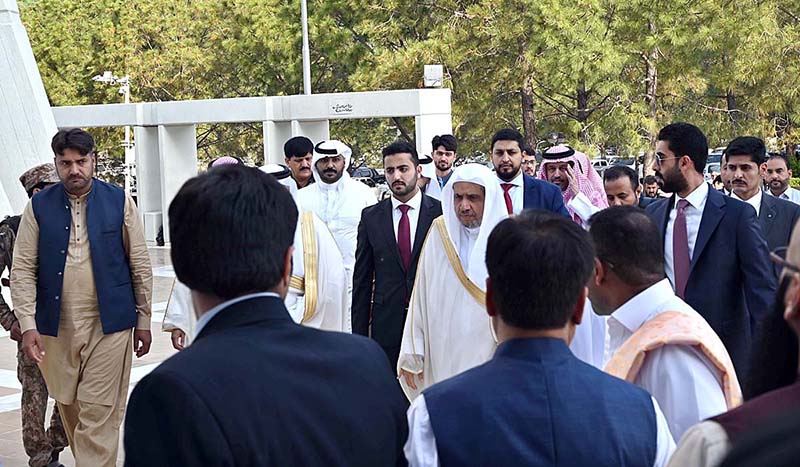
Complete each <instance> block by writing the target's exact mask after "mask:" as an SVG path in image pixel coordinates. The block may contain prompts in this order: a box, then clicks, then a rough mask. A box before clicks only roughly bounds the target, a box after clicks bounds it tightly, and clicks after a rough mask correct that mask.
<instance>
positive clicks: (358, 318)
mask: <svg viewBox="0 0 800 467" xmlns="http://www.w3.org/2000/svg"><path fill="white" fill-rule="evenodd" d="M383 168H384V173H385V174H386V183H387V184H388V185H389V187H390V188H391V190H392V196H391V198H388V199H385V200H383V201H381V202H380V203H378V204H376V205H374V206H370V207H368V208H366V209H364V210H363V211H362V212H361V222H360V223H359V224H358V243H357V246H356V265H355V271H354V273H353V306H352V315H353V333H354V334H361V335H362V336H370V335H371V336H372V338H373V339H374V340H375V341H376V342H377V343H378V344H380V346H381V347H382V348H383V351H384V352H386V355H387V356H388V357H389V362H390V363H391V364H392V365H393V367H394V366H396V365H397V358H398V356H399V355H400V340H401V339H402V337H403V326H404V325H405V322H406V312H407V311H408V300H409V298H410V297H411V289H412V287H414V278H415V277H416V275H417V262H418V260H419V253H420V250H421V249H422V244H423V242H425V237H426V236H427V235H428V229H430V227H431V224H432V223H433V220H434V219H436V218H437V217H439V216H441V215H442V205H441V203H439V201H437V200H436V199H434V198H431V197H430V196H427V195H425V194H424V193H422V191H421V190H420V189H419V188H417V179H418V177H419V175H420V172H421V168H420V165H419V158H418V157H417V151H416V149H414V146H412V145H411V144H409V143H406V142H404V141H395V142H394V143H392V144H390V145H389V146H387V147H385V148H384V149H383ZM370 327H371V330H372V332H371V333H370Z"/></svg>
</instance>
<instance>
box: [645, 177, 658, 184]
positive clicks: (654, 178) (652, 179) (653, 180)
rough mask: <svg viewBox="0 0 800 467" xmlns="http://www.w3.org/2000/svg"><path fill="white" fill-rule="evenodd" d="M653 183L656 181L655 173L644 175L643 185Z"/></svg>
mask: <svg viewBox="0 0 800 467" xmlns="http://www.w3.org/2000/svg"><path fill="white" fill-rule="evenodd" d="M653 183H658V180H657V179H656V176H655V175H648V176H646V177H644V184H645V185H652V184H653Z"/></svg>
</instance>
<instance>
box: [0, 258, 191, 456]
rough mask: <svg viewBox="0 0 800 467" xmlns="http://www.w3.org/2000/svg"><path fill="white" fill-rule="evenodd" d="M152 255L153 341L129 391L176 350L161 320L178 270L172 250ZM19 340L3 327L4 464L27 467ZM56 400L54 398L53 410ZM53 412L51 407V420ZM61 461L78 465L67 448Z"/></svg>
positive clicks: (0, 418) (136, 365)
mask: <svg viewBox="0 0 800 467" xmlns="http://www.w3.org/2000/svg"><path fill="white" fill-rule="evenodd" d="M150 258H151V261H152V265H153V275H154V277H153V326H152V330H153V344H152V346H151V348H150V353H149V354H148V355H145V356H144V357H142V358H136V357H135V356H134V359H133V369H132V370H131V384H130V388H129V393H130V391H131V390H132V389H133V387H134V386H135V385H136V383H137V382H138V381H139V380H140V379H141V378H143V377H144V376H145V375H146V374H147V373H149V372H150V371H151V370H152V369H153V368H155V367H156V366H158V364H159V363H161V362H162V361H164V360H165V359H167V358H168V357H169V356H171V355H172V354H173V353H175V350H173V348H172V344H171V343H170V338H169V334H167V333H163V332H161V322H162V320H163V319H164V310H165V309H166V307H167V300H168V299H169V294H170V291H171V290H172V282H173V280H174V277H175V275H174V273H173V271H172V266H171V265H170V259H169V250H168V249H166V248H163V247H161V248H158V247H156V248H151V249H150ZM2 293H3V296H4V297H5V298H6V301H8V302H9V303H10V298H9V294H8V289H7V288H3V292H2ZM16 355H17V344H16V342H14V341H12V340H11V339H10V338H9V337H8V332H5V331H2V329H1V328H0V466H2V467H24V466H27V465H28V457H27V456H26V455H25V450H24V448H23V447H22V429H21V422H20V410H19V407H20V385H19V381H18V380H17V356H16ZM52 405H53V402H52V400H51V401H50V409H49V410H50V411H51V410H52ZM49 415H50V412H49V411H48V420H49ZM123 459H124V452H123V450H122V443H120V450H119V457H118V458H117V465H122V462H123ZM61 462H62V463H63V464H64V465H67V466H74V465H75V460H74V459H73V458H72V454H71V452H70V451H69V448H67V450H66V451H64V452H63V453H62V454H61Z"/></svg>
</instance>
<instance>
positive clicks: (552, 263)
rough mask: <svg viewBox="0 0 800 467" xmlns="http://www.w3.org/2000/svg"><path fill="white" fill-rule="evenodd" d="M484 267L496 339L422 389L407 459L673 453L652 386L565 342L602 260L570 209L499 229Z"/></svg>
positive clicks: (661, 458)
mask: <svg viewBox="0 0 800 467" xmlns="http://www.w3.org/2000/svg"><path fill="white" fill-rule="evenodd" d="M486 268H487V270H488V271H489V278H488V279H487V281H486V311H487V312H488V314H489V315H490V316H491V324H492V327H493V329H494V330H495V332H496V334H497V340H498V342H499V345H498V346H497V351H496V352H495V353H494V357H492V359H491V360H489V361H488V362H487V363H484V364H482V365H480V366H477V367H475V368H472V369H470V370H467V371H465V372H464V373H461V374H460V375H457V376H455V377H453V378H450V379H448V380H445V381H443V382H441V383H439V384H435V385H433V386H431V387H429V388H428V389H426V390H425V391H424V392H423V394H422V395H421V396H419V397H417V398H416V399H415V400H414V402H413V404H412V406H411V409H410V410H409V423H410V425H411V426H410V431H411V436H409V438H408V442H407V443H406V448H405V452H406V455H407V457H408V460H409V463H410V464H411V465H441V466H443V467H447V466H461V465H580V466H585V465H591V466H622V465H629V466H632V465H640V466H645V465H646V466H663V465H665V464H666V463H667V460H668V458H669V455H670V453H671V450H672V448H673V441H672V435H671V434H670V432H669V428H668V426H667V423H666V421H665V419H664V415H663V414H662V413H661V411H660V410H659V409H658V406H657V404H656V403H655V402H654V400H653V398H652V397H651V396H650V394H648V393H647V392H646V391H645V390H643V389H641V388H638V387H636V386H634V385H632V384H631V383H628V382H626V381H622V380H621V379H617V378H615V377H613V376H611V375H609V374H607V373H604V372H602V371H600V370H598V369H596V368H593V367H591V366H589V365H587V364H585V363H583V362H581V361H580V360H578V358H577V357H575V355H573V354H572V352H570V350H569V347H567V343H568V342H569V341H570V340H571V339H572V335H573V334H574V331H575V326H576V325H577V324H580V322H581V319H582V317H583V310H584V304H585V303H586V284H587V282H588V280H589V276H590V275H591V273H592V271H593V269H594V248H593V247H592V242H591V240H590V239H589V235H588V234H587V233H586V232H585V231H584V230H583V229H582V228H581V227H580V226H578V225H576V223H575V222H573V221H571V220H570V219H566V218H564V217H562V216H559V215H556V214H553V213H549V212H541V211H533V210H531V211H525V212H523V213H522V214H521V215H519V216H515V217H512V218H510V219H506V220H504V221H502V222H501V223H500V224H498V225H497V227H495V229H494V230H493V231H492V234H491V235H490V236H489V241H488V246H487V249H486ZM553 284H558V287H553ZM587 319H588V318H587ZM598 427H603V428H602V429H598ZM588 440H591V441H590V442H587V441H588ZM431 459H437V460H438V462H437V461H433V462H431V461H430V460H431Z"/></svg>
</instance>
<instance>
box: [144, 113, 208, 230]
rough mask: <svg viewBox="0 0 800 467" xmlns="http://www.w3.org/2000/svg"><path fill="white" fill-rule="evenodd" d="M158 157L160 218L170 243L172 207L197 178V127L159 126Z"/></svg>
mask: <svg viewBox="0 0 800 467" xmlns="http://www.w3.org/2000/svg"><path fill="white" fill-rule="evenodd" d="M137 146H138V143H137ZM158 153H159V161H160V164H161V218H162V220H163V223H164V242H166V243H169V242H170V238H169V228H168V227H169V214H168V211H169V203H171V202H172V198H174V197H175V195H176V194H177V193H178V190H180V188H181V187H182V186H183V184H184V183H185V182H186V180H188V179H190V178H192V177H194V176H195V175H197V128H196V126H195V125H174V126H172V125H171V126H165V125H159V126H158Z"/></svg>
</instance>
